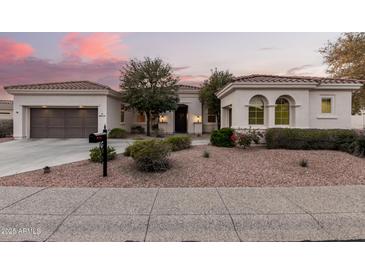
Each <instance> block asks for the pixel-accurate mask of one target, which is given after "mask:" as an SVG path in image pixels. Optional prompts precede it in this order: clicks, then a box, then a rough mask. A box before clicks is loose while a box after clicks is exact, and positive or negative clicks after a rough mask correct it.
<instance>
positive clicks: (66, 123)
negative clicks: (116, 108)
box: [30, 108, 98, 138]
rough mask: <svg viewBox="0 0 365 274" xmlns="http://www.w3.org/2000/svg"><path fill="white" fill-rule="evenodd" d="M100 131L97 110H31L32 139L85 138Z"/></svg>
mask: <svg viewBox="0 0 365 274" xmlns="http://www.w3.org/2000/svg"><path fill="white" fill-rule="evenodd" d="M97 131H98V110H97V109H96V108H88V109H83V108H31V109H30V137H31V138H85V137H88V136H89V134H90V133H92V132H97Z"/></svg>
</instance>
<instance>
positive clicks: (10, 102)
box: [0, 100, 13, 105]
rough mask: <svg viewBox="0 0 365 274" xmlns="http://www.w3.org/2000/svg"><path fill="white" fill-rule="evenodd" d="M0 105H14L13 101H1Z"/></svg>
mask: <svg viewBox="0 0 365 274" xmlns="http://www.w3.org/2000/svg"><path fill="white" fill-rule="evenodd" d="M0 104H3V105H12V104H13V100H0Z"/></svg>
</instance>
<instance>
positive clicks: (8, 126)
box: [0, 120, 13, 138]
mask: <svg viewBox="0 0 365 274" xmlns="http://www.w3.org/2000/svg"><path fill="white" fill-rule="evenodd" d="M12 135H13V120H0V138H3V137H7V136H12Z"/></svg>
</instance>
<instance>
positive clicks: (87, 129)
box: [85, 127, 98, 137]
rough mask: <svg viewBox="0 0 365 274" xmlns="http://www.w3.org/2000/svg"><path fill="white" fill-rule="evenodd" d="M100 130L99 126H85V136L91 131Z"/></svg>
mask: <svg viewBox="0 0 365 274" xmlns="http://www.w3.org/2000/svg"><path fill="white" fill-rule="evenodd" d="M95 132H98V128H97V127H85V137H89V135H90V134H91V133H95Z"/></svg>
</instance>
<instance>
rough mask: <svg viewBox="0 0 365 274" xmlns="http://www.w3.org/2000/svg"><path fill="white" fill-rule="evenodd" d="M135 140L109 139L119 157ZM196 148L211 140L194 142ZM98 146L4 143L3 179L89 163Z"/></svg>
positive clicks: (58, 142)
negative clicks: (62, 166) (47, 167)
mask: <svg viewBox="0 0 365 274" xmlns="http://www.w3.org/2000/svg"><path fill="white" fill-rule="evenodd" d="M133 142H134V140H131V139H108V144H109V145H111V146H113V147H114V148H115V149H116V151H117V153H122V152H124V150H125V148H126V147H127V146H128V145H129V144H131V143H133ZM192 143H193V145H200V144H208V143H209V140H208V139H207V140H204V139H203V140H201V139H200V140H193V142H192ZM95 146H98V144H89V141H88V139H30V140H14V141H10V142H5V143H0V155H1V157H0V177H2V176H8V175H13V174H17V173H21V172H26V171H32V170H36V169H40V168H43V167H45V166H57V165H62V164H67V163H72V162H76V161H81V160H86V159H89V150H90V148H93V147H95Z"/></svg>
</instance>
